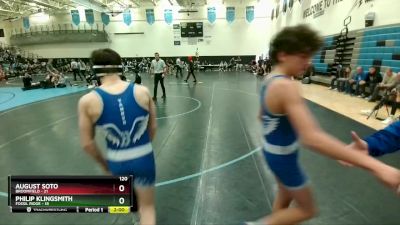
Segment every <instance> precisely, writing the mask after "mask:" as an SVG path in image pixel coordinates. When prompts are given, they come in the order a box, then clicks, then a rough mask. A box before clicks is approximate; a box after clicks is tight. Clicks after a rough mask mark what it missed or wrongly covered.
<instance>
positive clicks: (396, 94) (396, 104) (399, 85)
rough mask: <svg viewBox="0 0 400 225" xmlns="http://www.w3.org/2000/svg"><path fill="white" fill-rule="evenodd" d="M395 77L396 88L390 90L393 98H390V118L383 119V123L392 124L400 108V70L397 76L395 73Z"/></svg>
mask: <svg viewBox="0 0 400 225" xmlns="http://www.w3.org/2000/svg"><path fill="white" fill-rule="evenodd" d="M393 77H395V81H394V88H393V89H391V91H390V96H391V98H390V99H389V100H390V102H391V105H392V110H391V111H390V115H389V116H388V118H386V119H385V120H384V121H382V123H383V124H390V123H392V122H394V121H396V119H395V115H396V111H397V109H398V108H400V72H399V73H398V74H397V76H396V75H394V76H393Z"/></svg>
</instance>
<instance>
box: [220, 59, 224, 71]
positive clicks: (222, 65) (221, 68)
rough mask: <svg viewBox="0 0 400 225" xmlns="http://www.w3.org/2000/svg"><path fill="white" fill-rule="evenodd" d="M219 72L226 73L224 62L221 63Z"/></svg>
mask: <svg viewBox="0 0 400 225" xmlns="http://www.w3.org/2000/svg"><path fill="white" fill-rule="evenodd" d="M219 71H222V72H224V71H225V69H224V62H222V61H221V62H220V63H219Z"/></svg>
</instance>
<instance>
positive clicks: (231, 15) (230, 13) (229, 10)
mask: <svg viewBox="0 0 400 225" xmlns="http://www.w3.org/2000/svg"><path fill="white" fill-rule="evenodd" d="M226 20H227V21H228V23H232V22H233V21H234V20H235V7H226Z"/></svg>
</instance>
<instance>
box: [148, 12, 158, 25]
mask: <svg viewBox="0 0 400 225" xmlns="http://www.w3.org/2000/svg"><path fill="white" fill-rule="evenodd" d="M146 20H147V23H149V24H150V25H152V24H153V23H154V22H155V21H156V19H155V17H154V9H146Z"/></svg>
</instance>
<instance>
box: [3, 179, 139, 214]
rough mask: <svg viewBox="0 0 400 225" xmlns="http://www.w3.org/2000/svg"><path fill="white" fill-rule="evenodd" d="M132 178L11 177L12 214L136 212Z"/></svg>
mask: <svg viewBox="0 0 400 225" xmlns="http://www.w3.org/2000/svg"><path fill="white" fill-rule="evenodd" d="M132 181H133V177H132V176H120V177H114V176H9V177H8V205H9V207H10V210H11V212H13V213H129V212H132V211H137V204H136V196H135V194H134V192H133V189H132V188H133V187H132Z"/></svg>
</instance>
